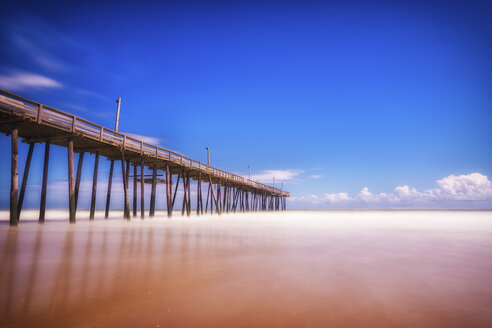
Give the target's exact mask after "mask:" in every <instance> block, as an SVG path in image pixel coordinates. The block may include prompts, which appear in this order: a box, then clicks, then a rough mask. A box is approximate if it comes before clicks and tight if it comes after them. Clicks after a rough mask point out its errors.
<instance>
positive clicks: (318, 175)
mask: <svg viewBox="0 0 492 328" xmlns="http://www.w3.org/2000/svg"><path fill="white" fill-rule="evenodd" d="M322 177H323V176H322V175H320V174H313V175H311V176H310V178H311V179H321V178H322Z"/></svg>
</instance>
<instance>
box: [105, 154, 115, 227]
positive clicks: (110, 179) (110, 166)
mask: <svg viewBox="0 0 492 328" xmlns="http://www.w3.org/2000/svg"><path fill="white" fill-rule="evenodd" d="M113 169H114V160H113V159H112V160H111V164H110V165H109V177H108V193H107V196H106V210H105V211H104V218H105V219H107V218H108V216H109V203H110V201H111V185H112V184H113Z"/></svg>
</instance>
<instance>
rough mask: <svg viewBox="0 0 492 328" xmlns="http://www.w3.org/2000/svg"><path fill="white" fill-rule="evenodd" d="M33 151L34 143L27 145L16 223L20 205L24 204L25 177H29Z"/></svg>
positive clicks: (20, 208)
mask: <svg viewBox="0 0 492 328" xmlns="http://www.w3.org/2000/svg"><path fill="white" fill-rule="evenodd" d="M33 151H34V142H31V143H30V144H29V151H28V152H27V159H26V166H24V174H23V176H22V185H21V189H20V194H19V202H18V203H17V221H19V218H20V213H21V211H22V204H23V203H24V195H25V193H26V185H27V177H28V176H29V169H30V168H31V159H32V153H33Z"/></svg>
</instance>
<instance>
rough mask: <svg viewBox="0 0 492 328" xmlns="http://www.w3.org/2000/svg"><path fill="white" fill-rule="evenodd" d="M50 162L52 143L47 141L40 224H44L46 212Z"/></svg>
mask: <svg viewBox="0 0 492 328" xmlns="http://www.w3.org/2000/svg"><path fill="white" fill-rule="evenodd" d="M49 162H50V142H49V140H47V141H46V143H45V145H44V166H43V182H42V184H41V202H40V204H39V223H43V222H44V216H45V212H46V190H47V189H48V164H49Z"/></svg>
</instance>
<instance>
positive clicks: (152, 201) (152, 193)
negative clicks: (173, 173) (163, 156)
mask: <svg viewBox="0 0 492 328" xmlns="http://www.w3.org/2000/svg"><path fill="white" fill-rule="evenodd" d="M156 179H157V168H156V166H155V164H154V165H153V166H152V188H151V191H150V211H149V216H150V217H153V216H154V215H155V192H156V186H157V182H156Z"/></svg>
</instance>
